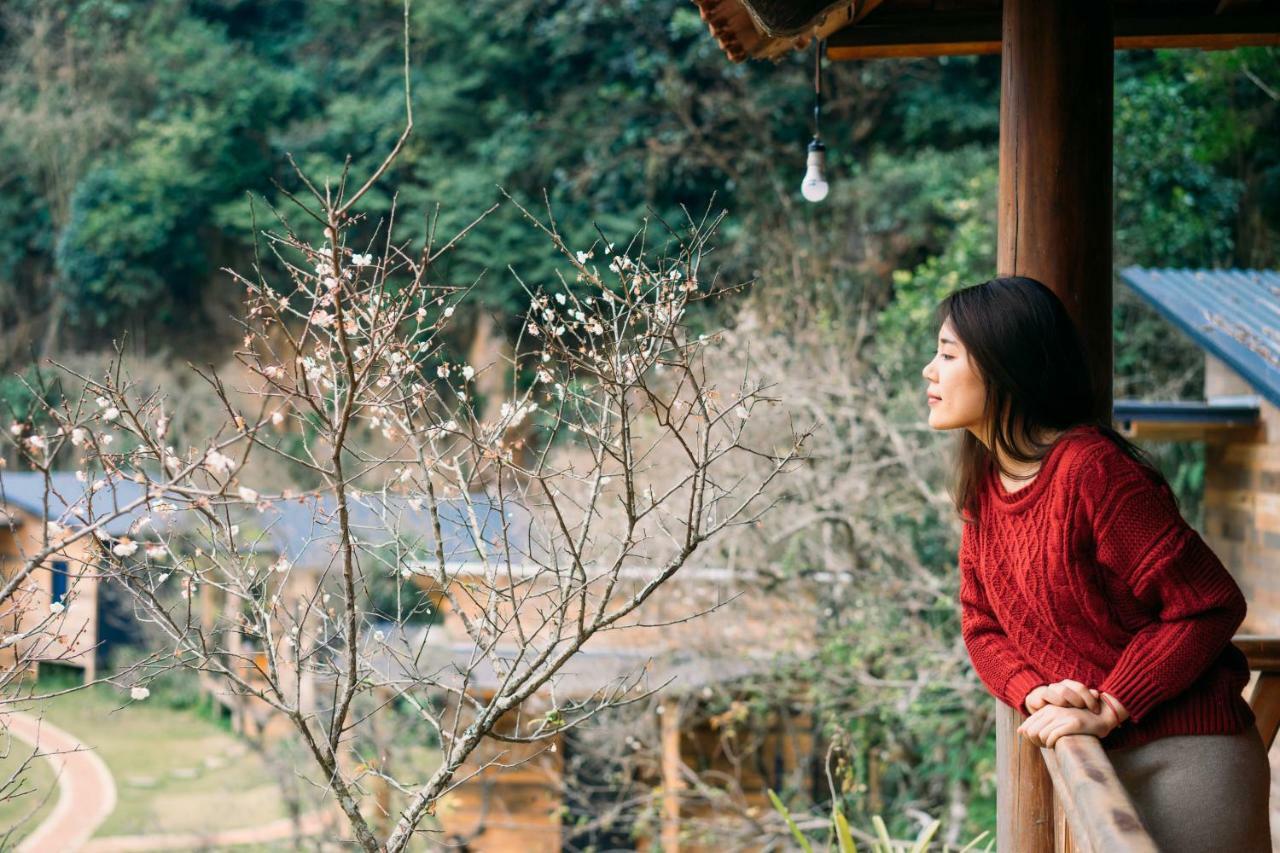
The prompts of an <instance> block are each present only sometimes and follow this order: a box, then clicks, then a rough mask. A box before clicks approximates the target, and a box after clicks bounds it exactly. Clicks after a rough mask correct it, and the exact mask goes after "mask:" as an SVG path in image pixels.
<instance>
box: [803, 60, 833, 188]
mask: <svg viewBox="0 0 1280 853" xmlns="http://www.w3.org/2000/svg"><path fill="white" fill-rule="evenodd" d="M814 45H815V50H814V54H813V139H812V140H811V141H810V142H809V156H808V158H807V159H806V160H805V170H804V180H803V181H801V182H800V194H801V195H803V196H804V197H805V200H806V201H812V202H819V201H822V200H823V199H824V198H826V197H827V193H828V192H829V191H830V189H831V187H830V186H829V185H828V184H827V146H825V145H823V144H822V139H821V134H820V131H819V119H821V117H822V50H823V47H824V46H825V42H824V41H823V40H821V39H815V40H814Z"/></svg>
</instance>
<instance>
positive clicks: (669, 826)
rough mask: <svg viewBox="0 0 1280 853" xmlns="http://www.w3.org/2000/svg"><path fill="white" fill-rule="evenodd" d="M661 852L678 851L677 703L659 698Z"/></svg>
mask: <svg viewBox="0 0 1280 853" xmlns="http://www.w3.org/2000/svg"><path fill="white" fill-rule="evenodd" d="M661 709H662V720H661V729H662V853H679V850H680V792H681V790H682V789H683V788H684V780H683V779H681V778H680V764H681V758H680V702H679V700H677V699H675V698H672V697H668V698H666V699H663V700H662V705H661Z"/></svg>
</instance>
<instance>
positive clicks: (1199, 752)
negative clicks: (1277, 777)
mask: <svg viewBox="0 0 1280 853" xmlns="http://www.w3.org/2000/svg"><path fill="white" fill-rule="evenodd" d="M1107 755H1108V756H1109V757H1110V758H1111V763H1112V764H1113V765H1114V766H1115V768H1116V773H1117V775H1118V776H1119V777H1120V782H1121V783H1122V784H1123V785H1124V787H1125V789H1126V790H1127V791H1128V792H1129V796H1130V797H1131V798H1132V799H1133V804H1134V807H1135V808H1137V810H1138V815H1139V816H1140V817H1141V818H1142V822H1143V823H1144V824H1146V827H1147V831H1148V832H1150V833H1151V837H1152V839H1154V840H1155V842H1156V846H1157V847H1158V848H1159V849H1160V851H1161V853H1210V851H1212V853H1220V851H1221V853H1226V851H1231V853H1271V824H1270V793H1271V766H1270V764H1269V763H1268V761H1267V753H1266V750H1265V749H1264V747H1263V744H1262V736H1261V735H1260V734H1258V729H1257V727H1256V726H1252V725H1251V726H1248V727H1247V728H1246V729H1245V730H1244V731H1242V732H1240V733H1238V734H1234V735H1171V736H1169V737H1162V738H1160V739H1158V740H1154V741H1152V742H1150V743H1145V744H1143V745H1141V746H1131V747H1126V748H1124V749H1112V750H1109V751H1108V752H1107Z"/></svg>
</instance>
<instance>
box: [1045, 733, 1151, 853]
mask: <svg viewBox="0 0 1280 853" xmlns="http://www.w3.org/2000/svg"><path fill="white" fill-rule="evenodd" d="M1040 755H1041V757H1042V758H1044V764H1045V767H1046V768H1047V769H1048V771H1049V776H1050V778H1051V779H1053V791H1054V794H1055V795H1056V797H1057V800H1058V801H1059V803H1060V804H1061V806H1062V811H1063V813H1064V814H1065V815H1066V819H1067V823H1068V824H1069V825H1070V826H1071V842H1072V849H1074V850H1078V851H1082V850H1093V851H1098V853H1102V851H1108V853H1109V852H1110V851H1129V853H1158V850H1157V848H1156V843H1155V842H1154V841H1153V840H1152V839H1151V836H1150V835H1149V834H1148V832H1147V828H1146V827H1145V826H1144V825H1143V823H1142V818H1140V817H1139V816H1138V810H1137V809H1136V808H1135V807H1134V805H1133V800H1131V799H1129V792H1128V791H1126V790H1125V788H1124V785H1123V784H1122V783H1121V782H1120V777H1119V776H1117V775H1116V770H1115V767H1114V766H1112V764H1111V759H1109V758H1108V757H1107V752H1106V750H1104V749H1103V748H1102V742H1101V741H1099V740H1098V739H1097V738H1096V737H1094V736H1093V735H1064V736H1063V737H1061V738H1060V739H1059V740H1058V741H1057V743H1056V744H1055V745H1054V748H1053V749H1046V748H1044V747H1041V748H1040ZM1055 846H1056V845H1055ZM1059 849H1061V848H1059Z"/></svg>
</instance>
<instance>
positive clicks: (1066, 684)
mask: <svg viewBox="0 0 1280 853" xmlns="http://www.w3.org/2000/svg"><path fill="white" fill-rule="evenodd" d="M1045 698H1046V699H1047V700H1048V701H1050V702H1051V703H1053V704H1054V705H1061V706H1063V707H1065V708H1088V709H1089V710H1090V711H1092V712H1093V713H1095V714H1097V713H1100V712H1101V711H1102V699H1101V698H1100V696H1099V695H1098V692H1097V691H1096V690H1091V689H1090V688H1088V687H1085V686H1084V685H1083V684H1081V683H1080V682H1079V681H1075V680H1073V679H1070V678H1064V679H1063V680H1061V681H1059V682H1057V683H1056V684H1051V685H1050V686H1049V687H1048V689H1047V690H1045Z"/></svg>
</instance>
